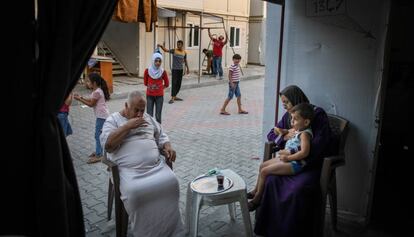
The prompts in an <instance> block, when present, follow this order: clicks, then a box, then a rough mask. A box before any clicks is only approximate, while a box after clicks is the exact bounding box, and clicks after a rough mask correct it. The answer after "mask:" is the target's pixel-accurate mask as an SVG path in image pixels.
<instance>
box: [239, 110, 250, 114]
mask: <svg viewBox="0 0 414 237" xmlns="http://www.w3.org/2000/svg"><path fill="white" fill-rule="evenodd" d="M248 113H249V112H247V111H244V110H242V111H240V112H239V114H248Z"/></svg>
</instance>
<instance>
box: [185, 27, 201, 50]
mask: <svg viewBox="0 0 414 237" xmlns="http://www.w3.org/2000/svg"><path fill="white" fill-rule="evenodd" d="M187 27H189V28H188V38H187V46H188V47H190V48H191V47H197V46H198V44H199V40H200V39H199V38H200V29H199V26H198V25H194V24H192V23H188V24H187Z"/></svg>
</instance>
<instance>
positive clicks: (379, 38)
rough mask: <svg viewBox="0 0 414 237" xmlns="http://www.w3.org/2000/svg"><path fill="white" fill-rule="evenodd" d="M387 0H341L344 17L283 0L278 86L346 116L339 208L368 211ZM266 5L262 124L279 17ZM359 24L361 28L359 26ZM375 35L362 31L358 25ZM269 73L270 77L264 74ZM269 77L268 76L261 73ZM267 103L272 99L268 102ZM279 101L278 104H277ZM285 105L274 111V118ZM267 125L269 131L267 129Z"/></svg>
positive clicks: (269, 114) (268, 98)
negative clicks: (294, 88) (312, 13)
mask: <svg viewBox="0 0 414 237" xmlns="http://www.w3.org/2000/svg"><path fill="white" fill-rule="evenodd" d="M386 3H387V1H383V2H382V3H381V4H372V3H371V2H370V1H368V0H362V1H357V0H348V1H346V6H347V16H345V17H343V16H337V17H320V18H318V17H307V16H306V9H305V7H306V4H305V3H304V1H302V0H292V1H286V13H285V14H286V15H285V32H284V47H283V59H282V78H281V88H282V89H283V88H284V87H285V86H287V85H292V84H296V85H298V86H299V87H301V88H302V89H303V90H304V92H305V93H306V95H307V96H308V97H309V99H310V100H311V102H312V103H313V104H315V105H318V106H321V107H323V108H324V109H325V110H326V111H327V112H328V113H333V114H337V115H340V116H342V117H344V118H346V119H348V120H349V121H350V131H349V135H348V139H347V144H346V165H345V166H344V167H341V168H339V169H338V172H337V179H338V205H339V209H341V210H342V211H343V213H351V214H354V215H357V216H359V217H361V220H363V218H365V217H366V215H367V208H368V204H369V195H370V194H369V190H370V187H371V185H372V183H371V173H370V171H371V169H372V164H373V153H372V151H373V150H374V147H375V144H376V140H375V137H376V136H375V135H376V133H377V129H376V128H375V123H374V120H375V113H376V106H377V101H376V97H377V92H378V88H379V85H380V80H381V63H382V58H383V47H384V41H385V34H386V22H387V5H386ZM275 8H276V6H275V5H273V4H268V11H267V13H268V19H267V20H268V21H267V33H268V35H267V38H266V39H267V53H268V54H270V52H272V56H270V55H267V57H266V59H267V60H266V65H267V67H266V82H265V114H264V121H263V123H264V130H265V132H267V130H268V129H269V128H270V127H271V126H269V123H270V121H271V119H272V118H273V117H274V111H271V109H270V108H269V107H270V105H268V104H267V103H268V101H272V102H273V101H275V95H274V92H275V88H276V87H273V88H272V89H266V87H267V86H272V85H274V83H275V82H274V80H276V77H275V76H271V75H277V67H276V65H277V60H275V59H274V58H276V57H277V56H276V55H277V54H276V53H275V54H274V55H273V52H277V51H276V50H275V47H276V45H277V44H278V37H279V35H278V34H275V29H274V27H275V26H276V20H278V19H279V17H278V16H277V15H276V14H275V13H274V12H273V11H274V9H275ZM361 29H362V30H361ZM364 30H366V31H370V32H371V33H372V35H373V36H374V37H375V39H373V38H369V37H366V34H364V33H362V31H364ZM269 74H270V75H269ZM268 75H269V76H268ZM273 105H274V104H273ZM280 107H281V106H280ZM283 112H284V111H282V110H281V111H280V112H279V118H280V117H281V115H283ZM266 127H267V128H268V129H266Z"/></svg>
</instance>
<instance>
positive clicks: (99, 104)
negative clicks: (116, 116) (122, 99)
mask: <svg viewBox="0 0 414 237" xmlns="http://www.w3.org/2000/svg"><path fill="white" fill-rule="evenodd" d="M87 83H88V88H91V89H92V91H93V92H92V94H91V95H90V96H89V97H87V98H85V97H83V96H80V95H78V94H75V95H74V98H75V99H76V100H78V101H80V102H82V103H83V104H85V105H87V106H89V107H92V108H93V111H94V113H95V116H96V123H95V142H96V149H95V152H94V153H92V154H91V155H90V156H89V160H88V162H87V163H88V164H92V163H96V162H99V161H101V158H102V155H103V152H102V146H101V142H100V140H99V136H100V135H101V133H102V127H103V124H104V122H105V120H106V118H107V117H108V116H109V110H108V106H107V105H106V101H107V100H109V98H110V95H109V90H108V86H107V85H106V82H105V80H104V79H103V78H102V77H101V76H100V75H99V74H97V73H91V74H89V80H88V81H87Z"/></svg>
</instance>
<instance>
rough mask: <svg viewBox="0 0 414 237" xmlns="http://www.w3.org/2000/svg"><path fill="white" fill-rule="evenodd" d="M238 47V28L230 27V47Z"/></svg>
mask: <svg viewBox="0 0 414 237" xmlns="http://www.w3.org/2000/svg"><path fill="white" fill-rule="evenodd" d="M237 46H240V28H237V27H233V26H232V27H230V47H237Z"/></svg>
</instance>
